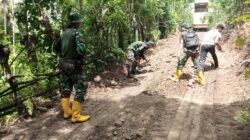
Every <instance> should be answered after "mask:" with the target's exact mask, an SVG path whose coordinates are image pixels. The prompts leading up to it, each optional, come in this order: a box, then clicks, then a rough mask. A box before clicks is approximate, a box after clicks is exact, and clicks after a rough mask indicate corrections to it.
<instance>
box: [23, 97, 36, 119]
mask: <svg viewBox="0 0 250 140" xmlns="http://www.w3.org/2000/svg"><path fill="white" fill-rule="evenodd" d="M23 104H24V106H25V108H26V109H27V112H28V114H29V115H30V116H32V115H33V111H34V106H33V103H32V102H31V100H30V99H28V100H26V101H25V102H24V103H23Z"/></svg>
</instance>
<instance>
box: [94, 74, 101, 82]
mask: <svg viewBox="0 0 250 140" xmlns="http://www.w3.org/2000/svg"><path fill="white" fill-rule="evenodd" d="M94 81H95V82H96V83H100V82H101V81H102V77H101V76H100V75H97V76H96V77H95V78H94Z"/></svg>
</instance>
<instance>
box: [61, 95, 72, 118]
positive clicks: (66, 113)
mask: <svg viewBox="0 0 250 140" xmlns="http://www.w3.org/2000/svg"><path fill="white" fill-rule="evenodd" d="M61 106H62V109H63V118H64V119H68V118H69V117H70V116H72V110H71V109H70V99H69V98H62V99H61Z"/></svg>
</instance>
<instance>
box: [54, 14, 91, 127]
mask: <svg viewBox="0 0 250 140" xmlns="http://www.w3.org/2000/svg"><path fill="white" fill-rule="evenodd" d="M69 21H70V25H69V27H68V28H67V29H66V30H65V31H64V32H63V33H62V34H61V36H60V38H59V39H58V41H57V43H56V44H55V47H54V50H55V52H56V53H57V54H58V55H59V57H60V60H59V69H60V70H61V72H62V75H61V80H62V91H61V94H62V95H61V105H62V109H63V112H64V115H63V116H64V118H65V119H67V118H69V117H70V116H72V118H71V120H72V122H73V123H74V122H84V121H87V120H89V119H90V116H88V115H87V116H82V115H80V112H81V104H82V103H83V102H84V96H85V94H86V88H87V87H86V85H85V76H84V73H83V57H84V43H83V41H82V34H81V33H80V32H79V30H80V28H81V23H82V21H81V18H80V15H79V14H71V15H70V16H69ZM73 87H74V88H75V91H76V95H75V98H74V102H73V104H72V109H71V108H70V95H71V92H72V89H73Z"/></svg>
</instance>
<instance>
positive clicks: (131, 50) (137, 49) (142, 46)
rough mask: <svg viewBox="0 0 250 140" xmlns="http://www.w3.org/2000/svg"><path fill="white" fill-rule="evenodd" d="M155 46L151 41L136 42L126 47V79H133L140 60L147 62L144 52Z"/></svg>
mask: <svg viewBox="0 0 250 140" xmlns="http://www.w3.org/2000/svg"><path fill="white" fill-rule="evenodd" d="M154 46H155V43H154V42H153V41H149V42H146V43H145V42H142V41H137V42H134V43H133V44H131V45H130V46H129V47H128V50H127V58H128V60H127V72H128V75H127V76H128V78H134V75H135V73H136V67H137V65H138V64H139V62H140V59H141V58H142V59H144V60H146V61H147V59H146V57H145V55H144V52H145V51H146V50H148V49H149V48H152V47H154Z"/></svg>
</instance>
